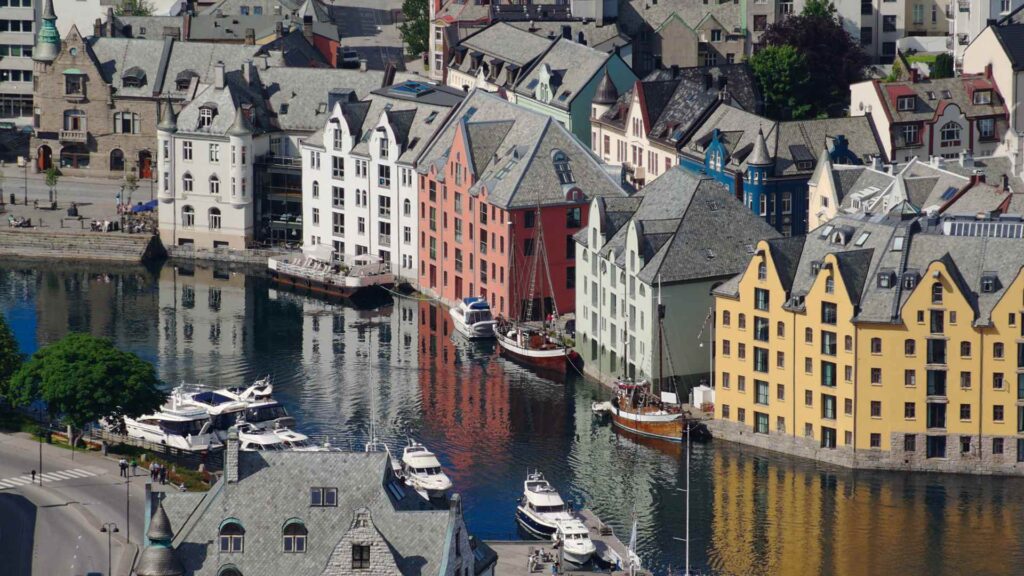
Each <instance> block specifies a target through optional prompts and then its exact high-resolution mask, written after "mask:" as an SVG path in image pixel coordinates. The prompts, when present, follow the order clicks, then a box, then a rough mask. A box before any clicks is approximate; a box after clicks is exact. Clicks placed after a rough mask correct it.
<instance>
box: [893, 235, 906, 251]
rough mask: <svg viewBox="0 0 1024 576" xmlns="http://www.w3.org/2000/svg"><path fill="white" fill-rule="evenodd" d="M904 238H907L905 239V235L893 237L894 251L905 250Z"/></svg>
mask: <svg viewBox="0 0 1024 576" xmlns="http://www.w3.org/2000/svg"><path fill="white" fill-rule="evenodd" d="M904 240H905V239H904V237H903V236H897V237H896V238H893V241H892V251H893V252H902V251H903V242H904Z"/></svg>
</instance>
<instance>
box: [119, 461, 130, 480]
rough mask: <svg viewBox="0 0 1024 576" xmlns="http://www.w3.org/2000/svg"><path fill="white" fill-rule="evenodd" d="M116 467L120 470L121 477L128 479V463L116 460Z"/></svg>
mask: <svg viewBox="0 0 1024 576" xmlns="http://www.w3.org/2000/svg"><path fill="white" fill-rule="evenodd" d="M117 465H118V466H119V467H120V468H121V477H122V478H127V477H128V461H127V460H125V459H124V458H121V459H120V460H118V462H117Z"/></svg>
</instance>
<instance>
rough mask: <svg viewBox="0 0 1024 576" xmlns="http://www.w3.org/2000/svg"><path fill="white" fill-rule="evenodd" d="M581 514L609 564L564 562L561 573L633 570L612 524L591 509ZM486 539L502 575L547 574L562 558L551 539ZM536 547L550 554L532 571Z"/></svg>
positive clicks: (579, 574) (579, 575) (583, 574)
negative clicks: (602, 565) (581, 564)
mask: <svg viewBox="0 0 1024 576" xmlns="http://www.w3.org/2000/svg"><path fill="white" fill-rule="evenodd" d="M579 516H580V520H581V521H582V522H583V524H584V526H586V527H587V529H588V530H589V531H590V539H591V540H592V541H593V542H594V546H595V547H596V548H597V552H595V553H594V556H595V557H597V558H600V559H602V560H603V563H604V564H605V565H606V566H607V567H601V566H599V565H597V564H598V563H595V562H594V561H591V562H589V563H588V565H587V566H583V567H578V566H573V565H572V564H569V563H568V562H561V563H560V565H561V572H560V573H561V574H573V575H577V576H586V575H591V574H613V575H615V574H621V575H625V574H629V573H630V572H629V562H628V560H627V558H628V557H629V552H628V550H627V548H626V545H625V544H623V543H622V541H621V540H619V538H618V537H617V536H616V535H615V532H614V531H613V530H612V528H611V526H608V525H606V524H605V523H603V522H601V519H600V518H598V517H597V515H596V514H594V513H593V512H592V511H590V510H587V509H584V510H581V511H580V512H579ZM486 543H487V545H488V546H490V547H491V549H493V550H494V551H495V552H496V553H497V554H498V564H497V566H496V567H495V573H496V574H501V575H502V576H505V575H509V576H531V575H533V574H538V575H541V576H547V575H549V574H551V565H552V564H553V563H555V562H558V560H559V554H558V549H557V548H553V547H552V543H551V542H550V541H547V540H512V541H509V540H504V541H487V542H486ZM536 550H540V551H541V552H542V553H544V554H546V556H545V557H544V560H543V561H541V562H539V563H535V564H534V566H533V571H532V572H531V571H530V556H531V555H532V554H533V553H534V551H536ZM641 562H643V559H641ZM633 574H636V575H649V574H650V572H648V571H646V570H644V569H643V568H642V567H641V569H639V570H635V571H634V572H633Z"/></svg>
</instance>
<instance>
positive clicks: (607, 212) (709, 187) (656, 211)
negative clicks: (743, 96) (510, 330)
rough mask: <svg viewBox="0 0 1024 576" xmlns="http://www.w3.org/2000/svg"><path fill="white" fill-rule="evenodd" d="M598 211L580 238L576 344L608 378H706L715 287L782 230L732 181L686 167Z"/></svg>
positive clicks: (603, 203)
mask: <svg viewBox="0 0 1024 576" xmlns="http://www.w3.org/2000/svg"><path fill="white" fill-rule="evenodd" d="M589 214H590V217H589V218H588V222H587V226H586V228H584V229H583V230H581V231H580V232H579V233H577V234H576V236H575V239H576V243H577V261H578V264H577V266H576V313H577V322H576V349H577V350H578V351H579V352H580V354H581V355H582V356H583V360H584V370H585V371H586V372H587V373H588V374H589V375H591V376H594V377H596V378H599V379H601V380H605V381H607V380H611V379H614V378H616V377H618V376H620V375H624V374H625V375H628V376H629V377H631V378H636V379H655V380H656V379H658V378H659V375H660V374H664V377H665V378H669V377H681V378H682V381H683V382H685V383H686V384H687V385H696V384H699V383H700V380H701V379H702V378H706V377H707V374H708V372H709V371H710V368H711V366H710V349H709V347H708V343H709V342H711V340H710V338H711V336H712V334H711V330H712V326H711V325H710V324H707V323H706V319H707V318H708V312H709V311H710V309H711V306H712V303H713V300H712V298H711V290H712V289H713V288H714V287H715V286H717V285H718V284H720V283H721V282H723V281H725V280H727V279H728V278H730V277H731V276H733V275H735V274H737V273H739V272H741V271H742V270H743V268H744V266H745V264H744V262H746V261H747V260H749V258H750V255H751V254H752V253H753V247H754V246H755V245H756V244H757V242H758V241H759V240H761V239H763V238H775V237H777V236H778V232H776V231H775V230H774V229H773V228H772V227H771V226H769V225H768V224H767V223H766V222H765V221H764V219H763V218H760V217H758V216H756V215H755V214H753V213H752V212H751V211H750V210H748V209H746V208H745V207H744V206H743V204H741V203H740V202H739V201H738V200H736V199H735V197H733V196H732V195H731V194H730V193H729V189H728V188H727V187H726V186H725V185H724V184H721V183H720V182H717V181H715V180H713V179H711V178H708V177H703V178H698V177H697V176H694V175H692V174H690V173H688V172H686V171H684V170H683V169H682V168H679V167H675V168H672V169H671V170H669V171H667V172H665V173H664V174H663V175H662V176H660V177H659V178H657V179H656V180H654V181H652V182H651V183H650V184H648V185H647V186H646V187H645V188H644V189H643V191H642V192H640V193H638V194H636V195H633V196H631V197H628V198H596V199H594V200H593V201H591V205H590V212H589ZM659 302H660V303H661V304H663V305H664V310H665V318H664V322H663V323H662V324H661V326H663V327H664V328H663V330H664V332H662V333H661V334H660V336H661V345H662V347H661V348H659V332H661V330H662V329H661V326H659V322H658V313H659V312H658V303H659ZM712 318H713V316H712ZM698 335H700V336H701V338H700V339H698ZM701 343H703V347H702V346H700V344H701ZM663 351H664V352H663Z"/></svg>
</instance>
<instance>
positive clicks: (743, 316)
mask: <svg viewBox="0 0 1024 576" xmlns="http://www.w3.org/2000/svg"><path fill="white" fill-rule="evenodd" d="M737 324H739V329H740V330H746V328H747V315H746V314H740V315H739V320H738V322H737Z"/></svg>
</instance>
